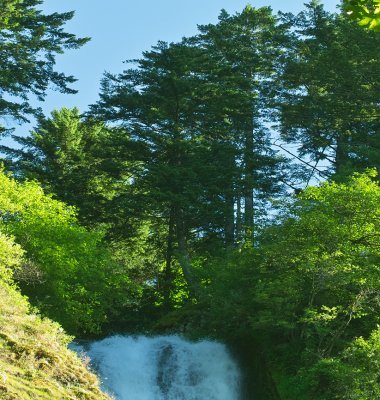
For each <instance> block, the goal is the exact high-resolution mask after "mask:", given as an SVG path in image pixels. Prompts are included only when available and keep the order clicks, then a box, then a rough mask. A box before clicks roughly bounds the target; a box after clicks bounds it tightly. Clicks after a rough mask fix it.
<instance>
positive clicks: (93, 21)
mask: <svg viewBox="0 0 380 400" xmlns="http://www.w3.org/2000/svg"><path fill="white" fill-rule="evenodd" d="M304 2H305V1H303V0H290V1H288V2H286V1H285V2H284V1H283V0H282V1H281V0H255V1H251V4H252V5H253V6H254V7H261V6H271V7H272V8H273V10H275V11H278V10H279V9H281V11H291V12H298V11H300V10H301V9H303V3H304ZM322 3H323V4H324V5H325V8H326V9H328V10H330V11H335V10H336V6H337V4H338V3H339V0H324V1H322ZM247 4H248V2H247V0H188V1H184V0H159V1H157V0H156V1H154V0H138V1H137V0H109V1H108V2H105V1H100V0H80V1H78V0H65V1H60V2H58V1H57V0H45V2H44V10H45V11H46V12H54V11H59V12H61V11H69V10H75V12H76V14H75V17H74V18H73V20H72V21H70V22H69V23H68V24H67V25H66V27H67V31H69V32H71V33H75V34H77V35H78V36H90V37H91V38H92V40H91V42H89V43H88V44H86V45H85V46H84V47H82V48H81V49H79V50H72V51H68V52H66V53H65V54H64V55H62V56H59V57H58V59H57V68H58V69H59V70H61V71H63V72H65V73H68V74H72V75H74V76H75V77H76V78H77V79H78V82H77V83H76V84H75V85H74V87H75V88H76V89H77V90H79V93H78V94H76V95H63V94H60V93H57V92H49V95H48V97H47V98H46V101H45V103H44V104H43V109H44V111H45V113H50V112H51V111H52V110H53V109H55V108H60V107H63V106H68V107H74V106H77V107H79V108H80V109H81V110H82V111H85V110H86V108H87V106H88V105H89V104H91V103H94V102H96V100H97V98H98V92H99V83H100V79H101V77H102V75H103V73H104V71H109V72H113V73H118V72H121V71H122V70H123V68H124V65H123V61H124V60H127V59H132V58H139V57H140V56H141V53H142V52H143V51H144V50H148V49H150V48H151V46H153V45H154V44H156V42H157V41H158V40H164V41H167V42H175V41H178V40H180V39H181V38H182V37H183V36H190V35H193V34H195V33H196V32H197V24H207V23H215V22H217V18H218V15H219V12H220V10H221V9H223V8H224V9H226V10H227V11H228V12H230V13H234V12H236V11H238V12H239V11H242V10H243V8H244V7H245V6H246V5H247Z"/></svg>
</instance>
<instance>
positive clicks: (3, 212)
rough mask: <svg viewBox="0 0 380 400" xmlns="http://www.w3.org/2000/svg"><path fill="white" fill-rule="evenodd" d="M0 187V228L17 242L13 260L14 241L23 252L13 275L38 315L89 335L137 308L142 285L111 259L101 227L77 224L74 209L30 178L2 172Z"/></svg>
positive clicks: (16, 254)
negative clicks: (98, 229) (18, 178)
mask: <svg viewBox="0 0 380 400" xmlns="http://www.w3.org/2000/svg"><path fill="white" fill-rule="evenodd" d="M0 187H1V188H2V190H1V193H0V216H1V218H0V231H1V232H2V233H3V234H4V235H7V236H8V237H12V238H14V241H15V243H17V246H16V247H15V248H14V253H15V261H16V260H17V257H18V253H19V252H20V251H19V250H18V249H19V247H18V246H21V249H22V250H23V251H24V254H23V255H24V257H23V260H22V263H21V266H20V267H19V268H16V269H15V271H14V274H13V276H14V279H15V280H16V281H17V282H18V283H19V285H20V287H21V289H22V292H23V293H24V294H27V295H28V296H29V298H30V300H31V302H32V304H33V305H37V306H38V307H39V309H40V311H41V312H42V313H43V314H44V315H47V316H49V317H51V318H53V319H54V320H56V321H57V322H60V323H61V324H62V326H63V327H64V328H65V329H67V331H68V332H69V333H71V334H73V333H74V334H78V333H93V334H94V333H99V332H100V330H101V328H102V327H104V326H105V325H106V324H107V323H109V321H110V320H113V316H115V315H117V316H118V317H120V314H118V311H120V312H121V309H123V312H127V311H126V310H127V309H128V307H131V308H132V307H137V303H138V299H139V297H140V295H141V291H142V286H141V285H142V284H141V285H140V284H136V285H135V284H134V283H133V282H132V280H131V278H130V271H128V270H126V268H125V266H124V265H122V264H120V263H118V262H117V260H115V259H113V257H112V254H111V252H110V250H109V249H108V248H107V247H106V246H105V245H104V243H103V233H102V232H95V231H88V230H86V229H85V228H83V227H82V226H80V225H79V224H78V222H77V219H76V216H75V212H74V209H73V208H71V207H69V206H68V205H67V204H65V203H62V202H60V201H57V200H54V199H52V198H51V196H48V195H45V194H44V193H43V191H42V189H41V187H40V186H39V185H38V184H37V183H36V182H25V183H18V182H17V181H15V180H14V179H12V178H10V177H9V176H7V175H6V174H4V173H3V172H2V173H1V174H0ZM8 247H9V245H8ZM3 257H5V260H8V256H7V253H5V254H3ZM11 266H12V262H9V267H11Z"/></svg>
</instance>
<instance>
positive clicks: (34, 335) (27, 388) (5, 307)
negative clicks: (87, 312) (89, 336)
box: [0, 280, 110, 400]
mask: <svg viewBox="0 0 380 400" xmlns="http://www.w3.org/2000/svg"><path fill="white" fill-rule="evenodd" d="M70 339H71V338H70V337H69V336H67V335H66V334H65V333H64V332H63V331H62V329H61V328H60V327H59V325H58V324H56V323H54V322H52V321H51V320H48V319H42V318H41V317H40V316H38V315H37V314H35V313H33V310H31V308H30V305H29V304H28V302H27V300H26V299H25V298H24V297H22V296H21V294H20V293H19V292H18V291H17V290H16V288H14V287H12V286H11V285H9V284H8V283H5V282H3V281H1V280H0V398H1V399H4V400H32V399H33V400H35V399H38V400H45V399H46V400H76V399H86V400H87V399H88V400H110V397H108V396H106V395H105V394H104V393H102V392H101V391H100V389H99V381H98V379H97V377H96V376H95V375H94V374H92V373H91V372H89V371H88V369H87V368H86V360H81V359H80V358H78V357H77V356H76V354H75V353H73V352H72V351H70V350H68V349H67V344H68V342H69V341H70Z"/></svg>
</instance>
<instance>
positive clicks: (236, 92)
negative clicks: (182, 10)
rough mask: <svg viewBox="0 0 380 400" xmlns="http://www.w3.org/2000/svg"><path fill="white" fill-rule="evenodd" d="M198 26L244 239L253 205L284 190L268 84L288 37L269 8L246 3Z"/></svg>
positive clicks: (232, 203)
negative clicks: (271, 125) (274, 143)
mask: <svg viewBox="0 0 380 400" xmlns="http://www.w3.org/2000/svg"><path fill="white" fill-rule="evenodd" d="M199 29H200V31H201V33H200V34H199V35H198V36H197V37H196V38H194V39H192V41H193V42H194V43H195V44H196V45H197V46H199V47H200V48H202V49H203V50H204V51H205V53H206V54H207V55H208V58H207V64H206V65H205V66H204V69H205V70H204V71H203V72H204V74H205V76H207V87H208V88H209V97H208V98H207V104H208V105H206V110H207V114H208V115H207V116H206V120H207V119H208V120H209V121H210V122H211V123H215V121H219V126H220V130H221V131H222V132H224V137H222V140H220V139H218V138H217V135H216V134H215V133H216V132H215V131H211V136H213V140H215V138H216V140H217V141H219V145H222V146H223V145H224V146H225V155H226V157H225V160H226V162H227V165H229V168H230V169H231V170H232V171H234V173H233V174H232V175H231V174H230V175H229V179H230V183H229V184H228V185H227V186H226V188H230V189H229V190H228V191H227V193H226V197H227V198H228V199H229V201H228V204H229V207H230V208H229V215H230V221H231V222H230V223H229V224H228V225H229V226H232V227H233V225H234V223H235V229H233V231H234V232H235V238H236V239H237V240H240V239H241V238H242V228H243V227H244V231H245V235H246V236H247V235H248V236H249V235H250V234H252V233H253V231H254V229H255V228H254V221H255V219H256V218H257V217H256V218H255V217H254V210H255V209H256V211H258V210H260V208H261V211H263V209H264V207H263V204H262V203H261V201H262V200H265V199H268V196H270V195H273V194H274V193H276V192H278V191H279V189H280V187H279V186H280V185H279V183H280V178H283V176H282V175H283V172H284V171H281V170H282V169H283V167H284V161H285V160H284V158H283V157H280V156H278V155H277V154H276V152H275V151H274V150H273V148H271V144H270V142H271V136H270V132H269V130H268V129H267V126H268V125H267V122H268V121H269V120H268V115H270V113H271V107H272V103H273V100H272V94H273V92H272V91H271V90H269V88H270V86H271V83H272V82H273V78H274V76H275V74H276V63H277V60H278V58H279V56H280V55H281V52H282V46H283V41H284V40H285V38H284V36H283V32H282V27H280V26H278V25H277V21H276V18H275V17H274V16H273V15H272V12H271V10H270V8H265V7H263V8H259V9H255V8H253V7H251V6H247V7H246V8H245V9H244V10H243V12H242V13H238V14H236V15H229V14H227V13H226V12H225V11H222V13H221V15H220V17H219V22H218V24H216V25H212V24H210V25H205V26H200V27H199ZM210 104H211V107H210ZM231 148H232V149H233V151H231ZM227 168H228V167H227ZM235 210H237V216H236V217H234V214H235ZM233 231H232V232H233ZM232 232H231V233H228V237H233V234H232ZM248 236H247V237H248Z"/></svg>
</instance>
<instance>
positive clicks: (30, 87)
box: [0, 0, 89, 130]
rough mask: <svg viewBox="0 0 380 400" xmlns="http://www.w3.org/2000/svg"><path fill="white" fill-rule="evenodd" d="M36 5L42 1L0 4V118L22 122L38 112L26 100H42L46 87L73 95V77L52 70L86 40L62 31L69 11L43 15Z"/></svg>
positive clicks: (12, 0)
mask: <svg viewBox="0 0 380 400" xmlns="http://www.w3.org/2000/svg"><path fill="white" fill-rule="evenodd" d="M40 4H42V0H23V1H19V0H1V1H0V71H1V73H0V118H6V117H12V118H14V119H16V120H19V121H25V120H26V115H27V114H33V113H34V114H35V113H36V112H37V111H38V110H36V109H35V108H33V107H32V106H31V104H30V102H29V97H30V96H31V95H34V96H36V97H37V98H38V99H39V100H43V98H44V96H45V92H46V89H47V87H48V85H49V84H52V85H54V86H55V87H56V88H57V89H58V90H60V91H61V92H64V93H75V90H73V89H71V88H70V87H69V84H70V83H72V82H74V81H75V79H74V77H72V76H66V75H65V74H63V73H60V72H57V71H55V70H54V64H55V56H56V54H60V53H63V52H64V50H66V49H76V48H79V47H80V46H82V45H83V44H84V43H86V42H87V41H88V40H89V39H88V38H77V37H76V36H75V35H73V34H70V33H67V32H65V31H64V30H63V26H64V25H65V23H66V22H67V21H69V20H70V19H71V18H72V17H73V15H74V13H73V12H67V13H53V14H50V15H45V14H43V12H42V11H41V10H39V9H38V6H39V5H40ZM2 130H4V128H2Z"/></svg>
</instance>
